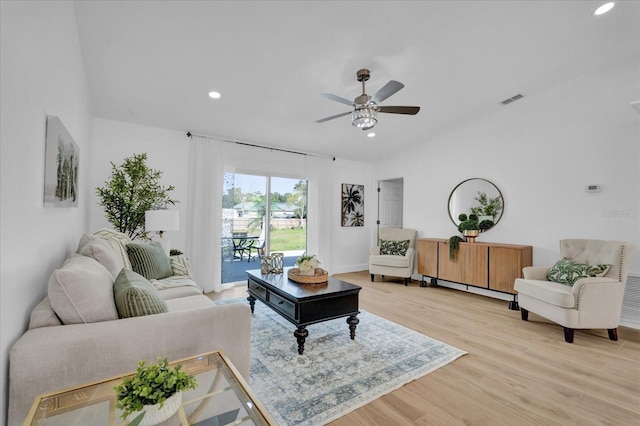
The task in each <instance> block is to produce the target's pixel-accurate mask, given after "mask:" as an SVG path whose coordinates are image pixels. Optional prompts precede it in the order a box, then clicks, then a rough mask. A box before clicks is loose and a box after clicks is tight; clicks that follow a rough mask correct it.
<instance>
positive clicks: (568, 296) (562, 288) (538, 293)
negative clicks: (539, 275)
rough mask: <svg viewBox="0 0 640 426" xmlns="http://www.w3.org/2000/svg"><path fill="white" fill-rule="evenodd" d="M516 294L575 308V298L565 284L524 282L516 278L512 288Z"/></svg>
mask: <svg viewBox="0 0 640 426" xmlns="http://www.w3.org/2000/svg"><path fill="white" fill-rule="evenodd" d="M513 288H514V289H515V290H516V291H517V292H518V294H526V295H527V296H529V297H533V298H534V299H538V300H542V301H544V302H547V303H549V304H551V305H555V306H560V307H563V308H575V307H576V296H575V295H574V293H573V291H572V288H571V287H569V286H568V285H566V284H559V283H556V282H553V281H541V280H526V279H523V278H517V279H516V281H515V284H514V287H513Z"/></svg>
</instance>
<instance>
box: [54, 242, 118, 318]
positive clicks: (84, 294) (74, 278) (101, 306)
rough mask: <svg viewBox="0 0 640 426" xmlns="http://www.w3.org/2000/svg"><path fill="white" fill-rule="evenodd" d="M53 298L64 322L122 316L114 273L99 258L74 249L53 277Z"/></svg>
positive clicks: (57, 312) (55, 307) (59, 315)
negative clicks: (119, 314)
mask: <svg viewBox="0 0 640 426" xmlns="http://www.w3.org/2000/svg"><path fill="white" fill-rule="evenodd" d="M48 290H49V301H50V303H51V307H52V308H53V310H54V311H55V313H56V314H57V315H58V317H59V318H60V320H61V321H62V322H63V324H79V323H88V322H98V321H109V320H114V319H118V311H117V310H116V305H115V303H114V301H113V277H112V276H111V274H110V273H109V271H107V269H106V268H105V267H104V266H102V265H101V264H100V263H98V261H96V260H95V259H92V258H90V257H88V256H82V255H79V254H76V253H73V254H71V255H69V257H67V260H65V262H64V264H63V265H62V268H60V269H56V270H55V271H53V274H51V278H50V279H49V285H48Z"/></svg>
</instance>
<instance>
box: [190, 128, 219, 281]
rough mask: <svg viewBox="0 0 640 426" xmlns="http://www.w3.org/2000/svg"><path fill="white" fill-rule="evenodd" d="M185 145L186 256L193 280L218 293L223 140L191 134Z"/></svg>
mask: <svg viewBox="0 0 640 426" xmlns="http://www.w3.org/2000/svg"><path fill="white" fill-rule="evenodd" d="M189 143H190V145H189V201H188V208H187V256H188V257H189V259H190V261H191V267H192V270H193V275H194V279H195V281H196V282H197V283H198V284H199V285H200V286H201V287H202V288H203V289H204V291H205V292H211V291H215V292H220V291H222V290H223V289H224V288H225V287H226V286H223V284H222V280H221V265H222V259H221V256H222V254H221V250H220V246H221V243H220V241H221V237H222V235H221V234H222V213H221V211H222V195H221V193H222V179H223V173H224V147H225V145H227V144H226V143H225V142H223V141H218V140H214V139H209V138H203V137H194V138H192V139H191V140H190V142H189Z"/></svg>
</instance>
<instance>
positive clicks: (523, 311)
mask: <svg viewBox="0 0 640 426" xmlns="http://www.w3.org/2000/svg"><path fill="white" fill-rule="evenodd" d="M520 318H522V321H528V320H529V311H527V310H526V309H523V308H520Z"/></svg>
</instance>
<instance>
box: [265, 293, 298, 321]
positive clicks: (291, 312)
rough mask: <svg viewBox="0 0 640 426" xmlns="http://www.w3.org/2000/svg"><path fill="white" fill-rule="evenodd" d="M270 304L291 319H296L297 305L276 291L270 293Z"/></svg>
mask: <svg viewBox="0 0 640 426" xmlns="http://www.w3.org/2000/svg"><path fill="white" fill-rule="evenodd" d="M269 304H270V305H271V306H273V308H274V309H277V310H278V311H280V312H282V313H283V314H285V315H286V316H288V317H289V318H291V319H294V320H295V319H296V305H295V304H294V303H293V302H290V301H288V300H287V299H284V298H282V297H280V296H278V295H277V294H275V293H269Z"/></svg>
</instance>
